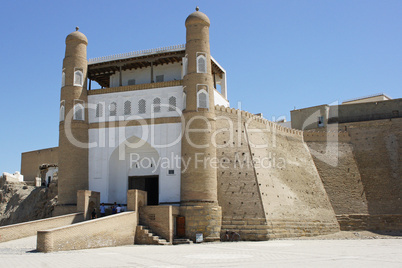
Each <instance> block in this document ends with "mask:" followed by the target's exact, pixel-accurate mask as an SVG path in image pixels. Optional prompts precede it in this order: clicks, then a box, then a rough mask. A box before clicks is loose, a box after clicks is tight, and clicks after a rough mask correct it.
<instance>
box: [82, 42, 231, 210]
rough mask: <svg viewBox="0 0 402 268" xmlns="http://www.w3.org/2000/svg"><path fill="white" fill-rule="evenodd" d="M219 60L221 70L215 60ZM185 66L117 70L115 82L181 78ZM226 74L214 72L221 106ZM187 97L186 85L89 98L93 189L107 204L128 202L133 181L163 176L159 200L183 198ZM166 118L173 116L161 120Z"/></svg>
mask: <svg viewBox="0 0 402 268" xmlns="http://www.w3.org/2000/svg"><path fill="white" fill-rule="evenodd" d="M180 49H183V48H180ZM184 59H186V58H184ZM100 62H102V61H101V60H98V61H97V63H100ZM213 62H214V63H215V64H216V65H217V66H218V67H219V68H221V66H219V64H218V63H217V62H216V61H215V60H214V59H213ZM185 67H186V63H184V65H182V63H181V62H176V63H169V64H158V65H155V66H153V67H152V68H151V67H146V68H137V69H132V70H125V71H122V72H121V73H120V72H119V71H117V72H115V73H114V74H112V75H111V76H110V78H109V79H110V80H109V82H110V84H109V86H110V88H116V87H119V86H129V85H139V84H149V83H152V82H166V81H174V80H181V79H182V77H183V76H184V75H185V72H186V68H185ZM221 69H222V68H221ZM222 70H223V69H222ZM151 75H152V77H151ZM221 76H222V78H221V77H220V76H219V75H215V76H214V81H215V83H216V85H217V86H218V88H219V91H220V92H219V91H218V90H216V89H214V100H215V105H223V106H225V107H229V102H228V100H227V90H226V73H225V71H224V70H223V73H222V74H221ZM184 97H185V95H184V93H183V86H173V87H162V88H152V89H140V90H132V91H121V92H115V93H105V94H94V95H92V94H91V95H89V96H88V108H89V109H88V118H89V123H90V124H92V125H91V126H90V129H89V189H90V190H92V191H97V192H100V193H101V202H104V203H113V202H116V203H120V204H124V203H126V202H127V200H126V198H127V190H128V189H129V187H130V185H129V184H130V180H131V179H136V178H139V179H142V178H150V177H148V176H151V177H154V176H158V194H159V198H158V202H159V204H161V203H162V204H163V203H165V204H178V203H179V202H180V175H181V165H182V163H181V162H180V161H181V160H180V159H181V134H182V123H181V116H182V110H183V109H184V108H185V103H184V102H185V99H183V98H184ZM161 118H169V119H167V120H166V121H163V120H162V121H161V120H159V121H158V119H161ZM154 120H155V121H154ZM184 168H185V167H184ZM145 180H147V179H145Z"/></svg>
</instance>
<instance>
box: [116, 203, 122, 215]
mask: <svg viewBox="0 0 402 268" xmlns="http://www.w3.org/2000/svg"><path fill="white" fill-rule="evenodd" d="M120 212H121V206H120V204H118V205H117V208H116V213H120Z"/></svg>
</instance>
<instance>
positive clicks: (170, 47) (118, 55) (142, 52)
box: [88, 44, 186, 64]
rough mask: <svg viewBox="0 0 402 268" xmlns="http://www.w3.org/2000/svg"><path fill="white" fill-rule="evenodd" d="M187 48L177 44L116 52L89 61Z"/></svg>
mask: <svg viewBox="0 0 402 268" xmlns="http://www.w3.org/2000/svg"><path fill="white" fill-rule="evenodd" d="M185 48H186V45H184V44H182V45H175V46H167V47H160V48H152V49H145V50H138V51H133V52H127V53H120V54H115V55H109V56H102V57H97V58H92V59H89V60H88V63H89V64H91V63H92V64H93V63H99V62H105V61H112V60H119V59H127V58H131V57H138V56H144V55H149V54H153V53H160V52H168V51H178V50H182V49H185Z"/></svg>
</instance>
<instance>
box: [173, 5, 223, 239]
mask: <svg viewBox="0 0 402 268" xmlns="http://www.w3.org/2000/svg"><path fill="white" fill-rule="evenodd" d="M185 25H186V58H187V59H185V60H184V62H183V63H184V64H187V66H185V68H184V70H187V73H185V75H184V77H183V88H184V89H183V90H184V93H185V99H186V107H185V109H184V111H183V116H184V119H185V124H186V125H184V126H183V128H184V129H185V131H186V132H185V135H184V136H183V138H182V153H181V154H182V162H184V163H188V166H186V167H184V165H183V167H182V174H181V208H180V213H181V214H182V215H183V216H184V217H185V220H186V236H187V237H188V238H190V239H192V240H194V239H195V237H196V233H203V237H204V240H206V241H214V240H219V238H220V230H221V223H222V210H221V207H220V206H219V205H218V197H217V168H216V166H214V165H213V163H212V162H211V159H214V158H215V157H216V148H215V146H214V145H213V144H212V140H211V138H212V136H213V133H214V132H215V108H214V83H213V77H212V71H211V55H210V48H209V25H210V21H209V18H208V17H207V16H206V15H205V14H204V13H202V12H200V11H198V7H197V9H196V12H194V13H192V14H190V15H189V16H188V17H187V19H186V23H185Z"/></svg>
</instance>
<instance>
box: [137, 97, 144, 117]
mask: <svg viewBox="0 0 402 268" xmlns="http://www.w3.org/2000/svg"><path fill="white" fill-rule="evenodd" d="M145 110H146V102H145V100H144V99H142V100H140V101H139V102H138V113H139V114H145Z"/></svg>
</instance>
